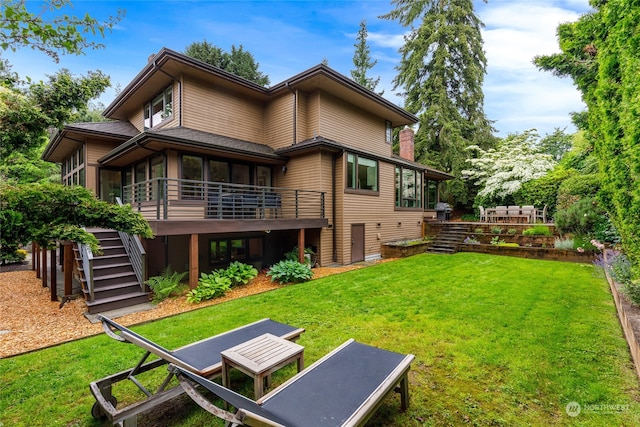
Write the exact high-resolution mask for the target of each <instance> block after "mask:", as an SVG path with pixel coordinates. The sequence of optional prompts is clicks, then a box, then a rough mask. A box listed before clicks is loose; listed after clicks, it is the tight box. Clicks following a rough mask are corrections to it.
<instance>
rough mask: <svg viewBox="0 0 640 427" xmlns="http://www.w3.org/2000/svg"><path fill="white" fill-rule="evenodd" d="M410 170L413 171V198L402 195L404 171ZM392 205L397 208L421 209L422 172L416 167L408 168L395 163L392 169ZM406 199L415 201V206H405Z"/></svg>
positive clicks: (422, 191) (422, 196) (422, 202)
mask: <svg viewBox="0 0 640 427" xmlns="http://www.w3.org/2000/svg"><path fill="white" fill-rule="evenodd" d="M405 170H406V171H412V172H413V173H414V175H413V177H414V189H413V192H414V195H415V196H416V197H414V198H405V197H404V195H403V189H404V171H405ZM394 178H395V179H394V185H395V191H394V198H395V200H394V207H395V209H397V210H423V209H424V208H423V206H424V174H423V173H422V171H420V170H418V169H413V168H408V167H404V166H401V165H396V167H395V170H394ZM406 200H415V201H417V205H416V206H405V201H406Z"/></svg>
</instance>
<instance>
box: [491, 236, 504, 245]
mask: <svg viewBox="0 0 640 427" xmlns="http://www.w3.org/2000/svg"><path fill="white" fill-rule="evenodd" d="M491 244H492V245H495V246H501V245H504V240H501V239H500V237H499V236H494V237H493V238H491Z"/></svg>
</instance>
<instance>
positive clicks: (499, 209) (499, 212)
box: [493, 206, 509, 222]
mask: <svg viewBox="0 0 640 427" xmlns="http://www.w3.org/2000/svg"><path fill="white" fill-rule="evenodd" d="M507 218H509V216H508V215H507V207H506V206H496V210H495V214H494V217H493V220H494V221H496V222H497V221H498V220H500V219H502V220H505V221H506V220H507Z"/></svg>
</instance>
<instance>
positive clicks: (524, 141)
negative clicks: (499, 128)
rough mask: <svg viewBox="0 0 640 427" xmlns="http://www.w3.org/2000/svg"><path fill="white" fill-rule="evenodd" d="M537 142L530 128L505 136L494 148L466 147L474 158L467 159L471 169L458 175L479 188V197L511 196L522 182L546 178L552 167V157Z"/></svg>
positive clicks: (554, 163) (535, 134)
mask: <svg viewBox="0 0 640 427" xmlns="http://www.w3.org/2000/svg"><path fill="white" fill-rule="evenodd" d="M539 140H540V136H539V135H538V134H537V133H536V131H535V129H530V130H527V131H525V132H523V133H515V134H509V136H507V137H506V138H504V139H502V140H501V141H500V142H499V143H498V145H497V148H495V149H493V148H491V149H489V150H486V151H485V150H483V149H482V148H480V147H478V146H477V145H472V146H470V147H467V150H471V151H475V152H476V155H477V157H476V158H472V159H468V160H467V162H468V163H470V164H471V168H470V169H466V170H463V171H462V176H463V177H465V178H466V179H469V180H471V181H474V182H475V183H476V184H477V185H478V186H479V187H480V188H481V189H480V191H479V192H478V196H479V197H484V198H495V199H501V198H504V197H506V196H508V195H510V194H513V193H515V192H516V191H518V190H519V189H520V187H521V186H522V184H523V183H524V182H527V181H530V180H533V179H537V178H540V177H542V176H544V175H546V174H547V172H549V171H550V170H551V169H553V168H554V167H555V165H556V162H555V160H554V159H553V156H551V155H550V154H545V153H542V152H541V151H540V149H539V148H538V147H540V143H539Z"/></svg>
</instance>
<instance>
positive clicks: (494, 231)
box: [491, 227, 502, 234]
mask: <svg viewBox="0 0 640 427" xmlns="http://www.w3.org/2000/svg"><path fill="white" fill-rule="evenodd" d="M491 232H492V233H493V234H500V233H502V228H500V227H491Z"/></svg>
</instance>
